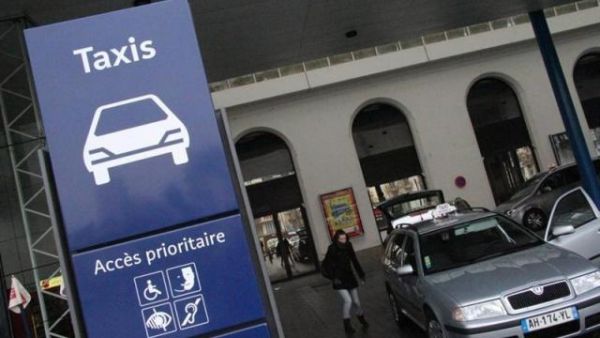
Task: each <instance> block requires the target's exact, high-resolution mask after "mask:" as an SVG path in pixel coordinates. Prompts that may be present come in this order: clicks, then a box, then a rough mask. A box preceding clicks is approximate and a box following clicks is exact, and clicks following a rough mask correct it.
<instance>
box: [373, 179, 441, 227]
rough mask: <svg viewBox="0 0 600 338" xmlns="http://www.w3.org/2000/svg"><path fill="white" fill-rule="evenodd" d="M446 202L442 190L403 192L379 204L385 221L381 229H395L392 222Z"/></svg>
mask: <svg viewBox="0 0 600 338" xmlns="http://www.w3.org/2000/svg"><path fill="white" fill-rule="evenodd" d="M442 203H444V193H443V192H442V191H441V190H422V191H417V192H411V193H407V194H402V195H399V196H397V197H394V198H390V199H389V200H387V201H385V202H382V203H380V204H378V205H377V207H376V208H377V209H378V210H380V211H381V214H382V216H383V219H384V222H383V226H382V227H381V228H380V229H379V230H380V231H383V230H386V231H387V233H390V232H391V231H392V230H393V226H392V222H393V221H394V220H397V219H399V218H402V217H404V216H407V215H410V214H418V213H422V212H425V211H428V210H431V209H433V208H435V207H436V206H437V205H439V204H442Z"/></svg>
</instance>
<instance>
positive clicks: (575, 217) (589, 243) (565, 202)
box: [545, 187, 600, 259]
mask: <svg viewBox="0 0 600 338" xmlns="http://www.w3.org/2000/svg"><path fill="white" fill-rule="evenodd" d="M599 217H600V213H599V212H598V209H597V208H596V206H595V204H594V202H593V201H592V200H591V198H590V197H589V196H588V195H587V193H586V192H585V191H584V190H583V188H581V187H578V188H575V189H572V190H570V191H568V192H566V193H565V194H563V195H562V196H560V197H559V199H558V200H557V201H556V203H555V204H554V208H553V209H552V213H551V215H550V221H549V222H548V228H547V229H546V235H545V239H546V241H548V242H550V243H552V244H555V245H557V246H560V247H563V248H565V249H568V250H571V251H573V252H576V253H578V254H580V255H582V256H583V257H585V258H588V259H597V258H598V257H600V245H598V243H600V219H599ZM566 225H571V226H573V227H574V228H575V232H574V233H572V234H568V235H563V236H558V237H556V236H554V235H553V234H552V230H553V229H554V228H555V227H558V226H566Z"/></svg>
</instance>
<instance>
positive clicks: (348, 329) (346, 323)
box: [344, 319, 356, 334]
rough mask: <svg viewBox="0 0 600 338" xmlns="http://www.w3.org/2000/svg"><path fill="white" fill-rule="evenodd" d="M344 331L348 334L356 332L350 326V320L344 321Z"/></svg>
mask: <svg viewBox="0 0 600 338" xmlns="http://www.w3.org/2000/svg"><path fill="white" fill-rule="evenodd" d="M344 331H345V332H346V333H348V334H352V333H354V332H356V331H354V328H352V324H350V319H344Z"/></svg>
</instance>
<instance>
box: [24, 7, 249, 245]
mask: <svg viewBox="0 0 600 338" xmlns="http://www.w3.org/2000/svg"><path fill="white" fill-rule="evenodd" d="M25 37H26V40H27V47H28V50H29V57H30V60H31V66H32V69H33V75H34V80H35V85H36V89H37V94H38V99H39V104H40V108H41V112H42V118H43V122H44V129H45V132H46V137H47V141H48V145H49V149H50V154H51V159H52V168H53V171H54V176H55V180H56V185H57V190H58V196H59V199H60V207H61V212H62V217H63V220H64V223H65V226H66V235H67V240H68V246H69V248H70V250H71V251H81V250H84V249H86V248H90V247H94V246H96V245H98V244H102V243H107V242H112V241H118V240H122V239H126V238H131V237H132V236H136V235H141V234H146V233H149V232H152V231H155V230H159V229H162V228H164V227H166V226H172V225H176V224H181V223H185V222H188V221H190V220H193V219H201V218H204V217H208V216H212V215H218V214H222V213H227V212H231V211H235V210H237V209H238V204H237V201H236V196H235V193H234V189H233V187H232V184H231V177H230V174H229V169H228V167H227V162H226V157H225V153H224V150H223V146H222V141H221V138H220V136H219V131H218V128H217V124H216V119H215V116H214V108H213V105H212V101H211V96H210V93H209V90H208V85H207V83H206V76H205V73H204V68H203V64H202V59H201V57H200V53H199V50H198V41H197V38H196V34H195V29H194V25H193V23H192V19H191V14H190V10H189V6H188V4H187V1H181V0H180V1H163V2H159V3H155V4H152V5H148V6H141V7H136V8H132V9H127V10H123V11H118V12H114V13H109V14H103V15H98V16H94V17H90V18H85V19H79V20H74V21H70V22H66V23H60V24H54V25H49V26H44V27H39V28H33V29H28V30H26V32H25Z"/></svg>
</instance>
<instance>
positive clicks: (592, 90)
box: [573, 52, 600, 155]
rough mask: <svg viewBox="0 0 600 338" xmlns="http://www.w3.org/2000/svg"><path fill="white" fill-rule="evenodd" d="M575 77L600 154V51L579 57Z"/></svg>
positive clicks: (578, 92)
mask: <svg viewBox="0 0 600 338" xmlns="http://www.w3.org/2000/svg"><path fill="white" fill-rule="evenodd" d="M573 79H574V81H575V87H577V94H578V95H579V99H580V100H581V105H582V106H583V112H584V113H585V120H586V122H587V125H588V127H589V128H590V129H591V130H592V133H593V134H592V135H593V138H594V144H595V147H596V152H597V153H598V155H600V53H598V52H596V53H589V54H586V55H584V56H582V57H581V58H579V60H578V61H577V64H576V65H575V71H574V72H573Z"/></svg>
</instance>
